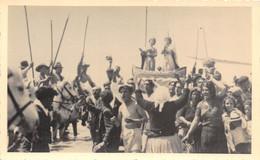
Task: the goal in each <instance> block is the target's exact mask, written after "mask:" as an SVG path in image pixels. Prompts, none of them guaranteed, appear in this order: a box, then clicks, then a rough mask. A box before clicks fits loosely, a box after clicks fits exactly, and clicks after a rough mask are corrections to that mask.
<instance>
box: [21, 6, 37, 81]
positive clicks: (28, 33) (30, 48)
mask: <svg viewBox="0 0 260 160" xmlns="http://www.w3.org/2000/svg"><path fill="white" fill-rule="evenodd" d="M24 11H25V18H26V25H27V35H28V43H29V50H30V58H31V62H32V61H33V58H32V47H31V41H30V32H29V24H28V16H27V9H26V6H24ZM32 77H33V85H34V86H35V81H34V67H33V66H32Z"/></svg>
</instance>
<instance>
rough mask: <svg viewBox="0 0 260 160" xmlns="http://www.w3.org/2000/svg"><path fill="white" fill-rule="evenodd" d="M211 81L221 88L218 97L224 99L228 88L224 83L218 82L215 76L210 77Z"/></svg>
mask: <svg viewBox="0 0 260 160" xmlns="http://www.w3.org/2000/svg"><path fill="white" fill-rule="evenodd" d="M210 80H211V81H212V82H213V83H214V84H215V85H216V86H217V87H218V88H219V92H218V93H217V97H223V96H224V95H225V94H226V92H227V87H226V86H225V85H224V83H223V82H222V81H217V80H216V79H215V78H214V76H213V75H210Z"/></svg>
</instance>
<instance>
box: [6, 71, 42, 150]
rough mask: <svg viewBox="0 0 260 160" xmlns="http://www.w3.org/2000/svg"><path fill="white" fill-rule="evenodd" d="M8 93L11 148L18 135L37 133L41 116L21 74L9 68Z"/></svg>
mask: <svg viewBox="0 0 260 160" xmlns="http://www.w3.org/2000/svg"><path fill="white" fill-rule="evenodd" d="M7 92H8V136H9V145H8V147H9V146H10V145H12V144H13V143H15V141H16V140H15V139H16V133H19V134H22V135H25V134H27V133H35V131H36V129H37V127H38V125H39V116H38V112H37V110H36V105H35V104H34V103H33V102H32V100H31V98H30V96H29V92H28V91H27V90H26V89H25V86H24V82H23V79H22V76H21V74H20V73H19V72H18V71H17V70H15V69H14V68H10V67H9V68H8V84H7ZM16 131H17V132H16ZM8 151H9V148H8Z"/></svg>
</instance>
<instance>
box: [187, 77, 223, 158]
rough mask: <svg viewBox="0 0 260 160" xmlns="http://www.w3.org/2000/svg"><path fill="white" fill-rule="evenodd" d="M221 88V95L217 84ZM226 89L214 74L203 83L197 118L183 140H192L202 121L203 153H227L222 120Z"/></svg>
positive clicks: (196, 113)
mask: <svg viewBox="0 0 260 160" xmlns="http://www.w3.org/2000/svg"><path fill="white" fill-rule="evenodd" d="M214 84H215V85H216V86H218V87H219V88H220V90H221V91H220V93H222V94H219V95H216V89H215V85H214ZM225 91H226V88H225V86H224V85H223V84H220V83H219V81H216V80H215V79H214V78H213V76H212V75H211V76H210V79H209V80H208V81H205V82H204V83H203V85H202V89H201V92H202V98H203V100H202V101H201V102H200V103H199V104H198V106H197V109H196V112H195V118H194V119H193V121H192V123H191V126H190V129H189V131H188V133H187V134H186V136H185V137H184V138H183V142H185V141H187V140H190V137H191V135H192V133H193V132H194V131H195V129H196V128H197V127H198V125H199V122H202V133H201V152H202V153H227V142H226V137H225V134H224V125H223V122H222V113H223V111H222V110H223V107H222V103H221V102H222V100H221V99H222V97H221V96H220V95H223V94H224V93H225Z"/></svg>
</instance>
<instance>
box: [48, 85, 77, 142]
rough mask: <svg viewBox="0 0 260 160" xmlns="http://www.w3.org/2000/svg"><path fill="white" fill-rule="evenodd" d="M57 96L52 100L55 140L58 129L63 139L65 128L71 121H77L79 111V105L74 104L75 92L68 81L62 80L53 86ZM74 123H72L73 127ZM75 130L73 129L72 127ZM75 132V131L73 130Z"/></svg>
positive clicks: (75, 99)
mask: <svg viewBox="0 0 260 160" xmlns="http://www.w3.org/2000/svg"><path fill="white" fill-rule="evenodd" d="M55 89H56V91H57V92H58V96H55V97H54V100H53V140H54V141H56V140H57V132H58V129H59V135H60V139H61V140H63V139H65V138H66V137H65V134H64V133H65V129H66V127H67V126H68V125H69V123H71V122H74V123H75V122H77V119H78V118H79V113H80V107H81V106H79V105H76V104H75V103H76V101H77V94H76V92H75V91H74V89H73V87H72V85H71V83H70V82H69V81H66V80H63V81H62V82H58V83H57V84H56V86H55ZM74 126H75V125H73V127H74ZM74 130H75V129H74ZM74 132H75V131H74ZM74 135H75V133H74Z"/></svg>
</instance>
